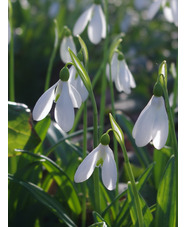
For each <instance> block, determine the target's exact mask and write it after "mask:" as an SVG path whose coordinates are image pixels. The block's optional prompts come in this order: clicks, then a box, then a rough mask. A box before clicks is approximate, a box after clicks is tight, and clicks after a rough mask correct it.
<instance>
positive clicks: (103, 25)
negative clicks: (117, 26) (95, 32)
mask: <svg viewBox="0 0 186 227" xmlns="http://www.w3.org/2000/svg"><path fill="white" fill-rule="evenodd" d="M98 8H99V14H100V18H101V23H102V35H101V37H102V38H103V39H104V38H106V20H105V15H104V13H103V10H102V8H101V5H98Z"/></svg>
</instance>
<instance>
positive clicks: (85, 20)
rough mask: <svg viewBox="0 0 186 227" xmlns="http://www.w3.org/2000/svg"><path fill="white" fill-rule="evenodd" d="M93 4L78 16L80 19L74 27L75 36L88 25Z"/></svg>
mask: <svg viewBox="0 0 186 227" xmlns="http://www.w3.org/2000/svg"><path fill="white" fill-rule="evenodd" d="M93 6H94V5H92V6H91V7H90V8H88V9H87V10H86V11H85V12H83V13H82V14H81V16H80V17H79V18H78V20H77V21H76V23H75V25H74V29H73V34H74V36H76V35H79V34H81V33H82V32H83V31H84V29H85V27H86V26H87V24H88V22H89V20H90V18H91V15H92V10H93Z"/></svg>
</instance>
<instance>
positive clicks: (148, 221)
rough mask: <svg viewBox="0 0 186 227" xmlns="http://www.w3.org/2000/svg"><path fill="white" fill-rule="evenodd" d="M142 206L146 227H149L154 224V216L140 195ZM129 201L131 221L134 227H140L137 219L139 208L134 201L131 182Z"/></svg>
mask: <svg viewBox="0 0 186 227" xmlns="http://www.w3.org/2000/svg"><path fill="white" fill-rule="evenodd" d="M139 199H140V204H141V208H142V211H143V218H144V227H149V226H151V224H152V221H153V216H152V214H151V211H150V208H149V207H148V205H147V204H146V202H145V200H144V199H143V198H142V196H141V195H140V194H139ZM128 200H129V203H130V204H131V209H130V214H131V219H132V222H133V226H136V227H137V226H138V224H137V223H138V218H137V215H136V214H137V208H136V204H135V200H134V195H133V192H132V185H131V183H130V182H128Z"/></svg>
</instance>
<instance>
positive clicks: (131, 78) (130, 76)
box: [124, 60, 136, 88]
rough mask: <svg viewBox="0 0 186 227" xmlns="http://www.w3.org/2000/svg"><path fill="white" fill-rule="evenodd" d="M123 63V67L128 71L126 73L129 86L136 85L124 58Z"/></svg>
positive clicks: (133, 86)
mask: <svg viewBox="0 0 186 227" xmlns="http://www.w3.org/2000/svg"><path fill="white" fill-rule="evenodd" d="M124 64H125V69H126V71H127V72H128V75H129V79H130V87H131V88H135V87H136V82H135V80H134V77H133V75H132V73H131V71H130V69H129V68H128V65H127V63H126V61H125V60H124Z"/></svg>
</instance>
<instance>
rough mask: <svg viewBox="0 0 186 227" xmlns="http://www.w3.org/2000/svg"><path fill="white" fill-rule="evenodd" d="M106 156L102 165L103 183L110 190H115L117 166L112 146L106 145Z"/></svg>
mask: <svg viewBox="0 0 186 227" xmlns="http://www.w3.org/2000/svg"><path fill="white" fill-rule="evenodd" d="M105 151H106V157H105V160H104V162H103V166H102V180H103V184H104V185H105V187H106V188H107V189H108V190H113V189H115V187H116V181H117V168H116V163H115V160H114V156H113V152H112V150H111V149H110V147H109V146H108V145H107V146H106V150H105Z"/></svg>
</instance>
